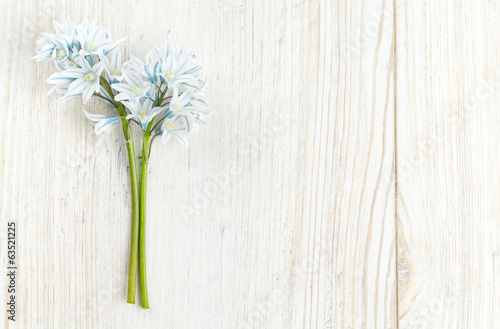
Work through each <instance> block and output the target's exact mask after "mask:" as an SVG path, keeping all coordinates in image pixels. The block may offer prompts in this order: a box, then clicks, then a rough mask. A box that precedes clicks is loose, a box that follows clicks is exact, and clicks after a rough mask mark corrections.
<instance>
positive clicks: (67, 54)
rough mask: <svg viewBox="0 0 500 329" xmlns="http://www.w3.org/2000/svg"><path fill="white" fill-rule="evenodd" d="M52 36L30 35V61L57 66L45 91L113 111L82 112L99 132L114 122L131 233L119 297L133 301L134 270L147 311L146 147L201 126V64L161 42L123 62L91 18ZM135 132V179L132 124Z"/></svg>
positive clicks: (59, 26) (115, 44) (182, 137)
mask: <svg viewBox="0 0 500 329" xmlns="http://www.w3.org/2000/svg"><path fill="white" fill-rule="evenodd" d="M54 27H55V33H43V34H42V35H41V37H39V38H38V39H37V40H36V44H37V48H36V49H35V51H36V53H37V55H36V56H35V57H33V59H35V60H37V61H49V62H51V63H52V64H53V65H54V67H55V68H56V69H57V72H55V73H53V74H52V75H51V76H50V77H49V78H48V80H47V82H49V83H50V84H53V85H54V86H53V87H52V88H51V89H50V91H49V92H48V94H51V93H52V92H54V91H55V92H57V93H60V94H62V95H63V96H62V98H61V99H60V100H59V102H64V101H66V100H68V99H70V98H73V97H81V98H82V102H83V104H86V103H87V102H88V101H89V100H90V99H91V98H93V97H95V98H97V99H100V100H102V101H103V102H105V103H106V104H107V105H108V106H111V107H112V108H113V114H111V115H103V114H95V113H88V112H87V111H85V110H84V114H85V116H86V117H87V118H88V119H89V121H90V122H91V123H93V124H94V125H95V133H96V134H102V133H105V132H109V131H110V129H111V128H112V127H113V126H115V125H117V124H121V126H122V130H123V136H124V141H125V144H126V147H127V152H128V160H129V167H130V188H131V192H132V193H131V195H132V230H131V243H130V263H129V274H128V292H127V302H128V303H131V304H134V303H135V295H136V281H137V272H139V284H140V287H141V297H142V307H143V308H149V302H148V289H147V282H146V249H145V246H146V243H145V239H146V191H147V173H148V161H149V158H150V155H151V145H152V143H153V141H154V140H155V139H156V137H158V136H160V137H161V141H162V142H163V143H167V142H168V141H169V140H171V139H172V138H173V139H176V140H177V141H179V142H180V143H182V144H183V145H185V146H188V135H189V133H190V132H191V131H192V130H194V129H196V128H198V127H199V126H200V125H201V124H203V123H205V120H204V117H205V116H206V115H207V114H208V113H209V111H208V106H207V102H206V100H205V94H204V89H205V82H203V80H202V79H201V78H200V72H201V71H202V69H203V67H202V66H201V65H199V64H198V63H197V61H196V58H195V56H194V53H193V52H190V51H186V50H185V49H184V48H183V47H182V46H180V45H178V44H174V43H170V42H167V43H166V45H165V46H164V47H162V48H153V49H152V50H151V51H150V52H149V53H148V54H147V55H146V56H145V58H144V60H141V59H139V58H137V57H134V56H130V59H129V60H128V61H125V62H123V60H122V53H121V51H120V48H119V47H120V45H121V44H122V43H123V41H124V40H125V39H126V38H123V39H120V40H118V41H113V39H112V38H111V36H110V33H109V32H108V31H107V30H104V29H103V28H102V26H100V25H97V24H96V22H95V21H94V22H92V23H89V22H88V21H87V20H84V21H83V22H82V23H81V24H78V25H76V24H74V23H73V22H72V20H71V19H69V18H68V19H67V20H66V21H65V22H63V23H59V22H54ZM133 127H135V128H136V129H139V130H140V131H141V132H142V134H141V137H142V141H141V142H142V157H141V178H140V181H139V179H138V172H137V159H136V153H135V146H134V140H133V134H132V129H133Z"/></svg>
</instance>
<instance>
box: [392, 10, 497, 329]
mask: <svg viewBox="0 0 500 329" xmlns="http://www.w3.org/2000/svg"><path fill="white" fill-rule="evenodd" d="M397 4H398V10H397V14H396V16H397V24H396V36H397V37H396V39H397V42H396V44H397V48H396V53H397V77H396V81H397V83H396V95H397V154H398V156H397V157H398V169H397V171H398V175H397V186H398V188H397V199H398V201H397V214H398V215H397V216H398V238H397V242H398V243H397V244H398V269H399V274H398V277H399V320H400V323H399V328H498V327H499V326H500V319H499V314H500V313H499V312H498V307H499V303H500V290H499V289H498V282H497V278H498V275H499V274H500V272H499V269H500V268H499V262H498V252H499V240H498V236H499V234H500V222H499V220H498V218H499V208H498V200H499V198H500V191H499V189H498V188H497V185H498V182H499V176H498V174H497V170H496V166H497V164H498V158H499V156H500V150H499V149H498V141H499V130H500V112H499V109H500V106H499V104H500V99H499V95H498V93H497V91H498V86H499V84H498V82H499V81H500V80H499V72H500V71H499V69H498V68H499V67H498V58H499V57H498V55H499V51H500V46H499V45H500V43H499V42H498V33H497V30H498V24H499V22H500V21H499V16H498V14H499V7H498V3H496V2H492V1H472V0H464V1H397Z"/></svg>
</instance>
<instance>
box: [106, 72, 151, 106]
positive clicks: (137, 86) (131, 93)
mask: <svg viewBox="0 0 500 329" xmlns="http://www.w3.org/2000/svg"><path fill="white" fill-rule="evenodd" d="M122 76H123V80H122V82H120V83H113V84H112V85H111V87H112V88H113V89H114V90H116V91H117V92H118V94H117V95H116V96H115V99H116V100H117V101H122V100H126V99H128V100H134V99H146V98H149V97H150V96H151V95H150V93H149V91H150V90H151V89H153V84H151V83H150V82H149V81H143V80H142V79H140V78H139V77H137V76H135V75H132V74H131V73H129V72H127V70H126V69H122Z"/></svg>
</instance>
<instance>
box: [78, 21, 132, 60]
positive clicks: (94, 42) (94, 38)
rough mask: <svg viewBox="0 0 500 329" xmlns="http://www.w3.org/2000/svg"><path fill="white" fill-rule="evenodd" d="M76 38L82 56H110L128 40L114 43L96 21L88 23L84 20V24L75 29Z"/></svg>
mask: <svg viewBox="0 0 500 329" xmlns="http://www.w3.org/2000/svg"><path fill="white" fill-rule="evenodd" d="M75 30H76V36H75V39H76V40H78V42H79V46H80V54H81V55H84V56H86V55H91V54H96V55H99V54H105V55H106V54H108V53H109V52H111V51H112V50H114V49H115V48H116V47H118V46H119V45H120V44H121V43H122V42H123V41H124V40H125V39H126V38H123V39H120V40H118V41H116V42H114V41H113V40H112V39H111V37H110V36H109V33H108V32H107V31H105V30H104V29H103V28H102V26H100V25H96V21H93V22H92V23H90V24H89V23H88V22H87V20H84V21H83V22H82V24H80V25H77V26H76V27H75Z"/></svg>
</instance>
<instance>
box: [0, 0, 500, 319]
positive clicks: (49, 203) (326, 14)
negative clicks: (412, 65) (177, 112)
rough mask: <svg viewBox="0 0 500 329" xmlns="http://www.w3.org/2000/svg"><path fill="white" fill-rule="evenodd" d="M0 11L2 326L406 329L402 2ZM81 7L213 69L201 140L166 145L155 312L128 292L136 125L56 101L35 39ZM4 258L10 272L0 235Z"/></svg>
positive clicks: (154, 210) (144, 42)
mask: <svg viewBox="0 0 500 329" xmlns="http://www.w3.org/2000/svg"><path fill="white" fill-rule="evenodd" d="M0 6H1V7H0V8H1V10H0V13H2V14H1V15H2V20H0V31H1V32H2V33H0V44H1V45H2V47H1V50H0V54H1V60H0V63H2V64H1V77H2V79H0V81H1V82H0V83H1V85H0V86H1V88H0V90H1V91H0V95H1V99H0V101H1V104H3V112H2V113H3V117H2V120H1V121H0V129H1V130H0V138H1V143H0V147H1V157H2V158H1V159H2V166H1V170H2V173H1V175H0V179H1V181H0V186H1V188H2V192H1V193H2V202H1V205H0V210H1V219H0V221H1V230H0V231H1V232H5V231H6V223H7V221H8V220H16V221H17V223H18V258H19V279H18V288H19V293H18V295H17V298H18V321H17V322H15V323H12V322H9V321H7V320H6V319H4V320H3V321H2V325H4V326H5V327H6V328H29V329H38V328H40V329H42V328H65V329H67V328H78V329H81V328H139V327H141V328H148V329H151V328H152V329H155V328H200V327H203V328H238V329H246V328H339V329H340V328H369V329H374V328H396V327H397V305H396V287H397V285H396V254H395V237H396V227H395V180H394V177H395V175H394V171H395V137H394V136H395V130H394V129H395V127H394V118H395V117H394V116H395V110H394V108H395V104H394V89H395V86H394V79H393V77H394V68H393V53H394V3H393V1H392V0H370V1H368V0H360V1H347V0H346V1H336V2H333V1H329V0H311V1H305V0H280V1H264V0H255V1H243V0H217V1H209V0H198V1H174V0H167V1H161V0H153V1H138V0H128V1H118V0H110V1H86V2H75V1H67V0H48V1H43V2H42V1H15V2H14V1H2V2H1V5H0ZM68 15H69V16H71V17H72V18H73V19H74V20H75V21H80V20H81V19H83V18H85V17H87V18H97V19H98V21H99V23H101V24H102V25H104V26H106V27H108V28H109V29H110V31H111V32H112V34H113V36H114V37H116V38H119V37H122V36H128V37H129V38H128V40H127V41H126V44H125V47H124V48H125V50H126V54H135V55H137V56H143V55H144V54H145V53H146V52H147V51H148V49H149V48H150V47H152V46H154V45H161V44H162V43H163V42H165V40H167V39H168V40H172V41H176V42H180V43H183V44H184V45H186V46H188V47H193V48H195V49H196V50H197V56H198V57H199V59H200V61H201V62H203V63H204V64H205V65H206V68H207V74H208V77H209V88H208V91H209V97H210V103H211V105H212V108H213V110H214V111H215V112H216V113H215V114H214V115H213V116H212V117H211V118H210V121H211V122H210V125H208V126H206V127H204V128H203V129H202V130H200V131H198V132H197V133H196V134H194V135H193V137H192V139H191V146H190V148H189V149H184V148H183V147H181V146H179V145H176V144H169V145H167V146H164V145H161V144H160V143H158V144H155V145H154V146H153V150H152V158H151V160H150V172H149V177H150V182H149V186H148V193H149V195H148V211H147V213H148V223H147V225H148V232H147V235H148V241H147V253H148V259H147V265H148V279H149V290H150V305H151V309H150V310H148V311H143V310H142V309H140V307H139V306H137V305H136V306H131V305H128V304H126V303H125V295H126V291H125V290H126V277H127V276H126V275H127V269H128V264H127V263H128V248H129V232H130V192H129V188H128V184H129V181H128V179H129V178H128V172H127V171H128V169H127V160H126V154H125V153H126V150H125V147H124V145H123V140H122V136H121V134H120V132H119V131H118V130H116V131H114V132H111V133H110V134H109V135H107V136H104V137H102V138H98V137H96V136H94V133H93V130H92V127H91V126H90V125H89V124H88V122H86V120H85V118H84V117H83V115H82V114H81V107H82V105H81V103H80V101H78V100H71V101H68V102H66V103H64V104H55V103H54V101H55V100H56V98H55V97H49V98H47V97H45V95H44V94H45V92H46V91H47V90H48V89H49V86H48V85H47V84H46V83H45V81H44V80H45V79H46V78H47V77H48V76H49V74H50V72H52V69H51V68H50V67H49V65H47V64H37V63H34V62H32V61H30V60H29V58H30V57H31V56H32V54H33V48H34V40H35V38H36V36H37V35H38V34H39V33H41V32H44V31H50V30H51V29H52V20H54V19H55V20H62V19H65V18H66V16H68ZM400 54H401V52H400ZM490 55H492V54H490ZM490 60H491V61H492V60H493V58H491V59H490ZM458 72H460V73H464V72H463V71H458ZM443 79H444V77H443ZM401 80H402V78H401ZM400 102H401V101H400ZM100 106H101V104H100V103H97V102H94V103H90V105H89V106H88V108H89V109H90V110H92V111H101V113H103V112H105V110H103V109H102V108H100ZM429 113H430V112H429ZM419 118H420V117H419ZM483 118H484V119H485V118H486V116H484V117H483ZM408 119H409V117H408ZM476 122H477V121H476ZM403 123H404V121H403V119H401V121H399V124H403ZM485 124H493V123H492V122H485ZM401 129H403V128H401ZM401 136H403V135H401ZM483 136H484V138H486V135H483ZM400 142H401V143H404V142H405V140H404V139H402V140H401V141H400ZM490 142H491V143H493V140H490ZM470 145H472V144H470ZM493 145H494V144H492V145H491V147H492V148H493ZM137 147H139V145H137ZM461 147H464V146H461ZM470 155H471V156H472V155H475V156H477V155H479V154H478V153H477V151H476V152H475V153H472V154H470ZM464 156H465V155H464ZM483 156H488V155H483ZM491 160H493V157H491ZM450 161H451V160H450ZM471 161H472V160H471ZM473 163H475V162H471V164H470V166H469V167H467V168H469V170H470V172H471V173H472V172H473V173H476V174H479V173H480V172H479V168H475V167H472V165H473ZM481 163H482V164H486V162H481ZM474 170H475V171H474ZM443 175H444V174H443ZM461 175H465V173H462V174H461ZM440 177H443V178H444V176H440ZM461 177H463V182H464V183H465V177H466V176H461ZM483 177H485V176H483ZM477 179H479V178H477ZM427 182H429V181H427ZM441 186H444V185H441ZM491 186H492V185H491ZM402 187H404V186H402ZM407 193H409V191H408V192H407ZM483 193H487V192H486V191H484V192H483ZM402 195H403V196H405V193H402ZM403 200H406V199H403ZM470 200H475V201H476V202H479V200H481V199H480V197H479V196H477V197H475V198H471V199H470ZM406 201H407V202H409V201H408V200H406ZM419 201H423V200H422V199H418V198H416V199H415V203H414V204H413V205H415V206H421V205H422V203H418V202H419ZM401 202H402V201H401ZM401 202H400V203H401ZM485 202H486V201H485ZM489 204H490V205H491V207H492V208H491V209H493V204H492V203H489ZM470 206H471V207H472V204H470ZM450 209H451V208H450ZM472 209H475V208H471V210H472ZM401 216H402V215H401V214H400V217H401ZM429 219H430V217H429ZM401 220H402V221H404V218H401ZM406 221H407V222H408V220H406ZM492 225H493V224H492ZM490 232H491V234H493V232H495V230H493V229H492V230H491V231H490ZM443 234H444V232H443ZM463 234H472V233H470V232H469V233H463ZM475 234H477V233H475ZM457 237H458V236H457ZM476 237H477V238H479V236H476ZM480 237H481V238H485V236H483V235H481V236H480ZM492 238H493V237H492V236H490V239H492ZM3 239H4V236H2V240H3ZM405 241H407V242H408V243H410V242H411V239H410V238H409V237H408V239H406V237H405ZM458 241H460V240H456V242H457V243H458ZM468 241H479V240H468ZM489 241H492V240H489ZM457 246H458V245H457ZM409 250H411V249H409ZM460 250H462V251H463V250H464V249H460ZM463 252H465V251H463ZM456 255H457V256H459V255H461V254H459V253H457V254H456ZM469 255H472V254H469ZM484 255H486V254H484ZM0 259H1V265H2V269H3V268H5V264H6V250H5V243H4V242H3V241H2V243H0ZM459 260H460V258H457V259H456V261H457V262H458V261H459ZM485 270H486V268H485ZM483 273H484V275H487V274H486V272H483ZM490 273H492V272H490ZM463 278H465V277H463ZM474 279H475V280H480V277H475V278H474ZM5 282H6V281H5V280H2V283H3V284H5ZM477 282H478V281H477ZM484 293H485V292H484ZM480 296H483V297H486V295H485V294H483V293H480ZM5 297H6V294H5V293H3V291H2V293H1V294H0V302H1V303H4V302H5ZM402 301H403V302H404V298H403V299H402ZM490 301H491V303H492V304H490V305H491V306H493V305H494V304H493V300H490ZM4 305H5V304H4ZM403 310H404V308H403ZM488 310H489V309H488ZM2 314H3V313H2ZM400 314H403V313H402V311H400Z"/></svg>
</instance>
